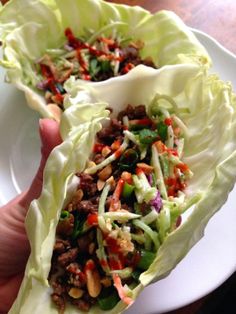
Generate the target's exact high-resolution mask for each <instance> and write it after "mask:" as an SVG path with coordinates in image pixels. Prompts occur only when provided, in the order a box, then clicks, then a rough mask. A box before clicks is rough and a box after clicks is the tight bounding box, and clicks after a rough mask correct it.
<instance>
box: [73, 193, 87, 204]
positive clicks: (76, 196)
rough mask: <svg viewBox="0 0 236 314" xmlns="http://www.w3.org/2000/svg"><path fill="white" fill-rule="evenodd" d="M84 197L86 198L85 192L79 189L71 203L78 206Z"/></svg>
mask: <svg viewBox="0 0 236 314" xmlns="http://www.w3.org/2000/svg"><path fill="white" fill-rule="evenodd" d="M83 196H84V192H83V190H81V189H78V190H77V191H76V192H75V194H74V195H73V198H72V201H71V202H72V204H73V205H76V204H78V203H79V202H80V201H81V200H82V198H83Z"/></svg>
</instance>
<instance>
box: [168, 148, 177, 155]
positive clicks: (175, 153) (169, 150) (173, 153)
mask: <svg viewBox="0 0 236 314" xmlns="http://www.w3.org/2000/svg"><path fill="white" fill-rule="evenodd" d="M166 151H167V152H168V153H169V154H171V155H174V156H179V154H178V152H177V150H175V149H172V148H167V150H166Z"/></svg>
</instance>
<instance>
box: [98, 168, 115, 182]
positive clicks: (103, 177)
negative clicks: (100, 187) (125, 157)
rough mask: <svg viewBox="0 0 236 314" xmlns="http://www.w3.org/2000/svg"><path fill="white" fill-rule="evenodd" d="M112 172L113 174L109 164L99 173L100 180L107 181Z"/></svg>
mask: <svg viewBox="0 0 236 314" xmlns="http://www.w3.org/2000/svg"><path fill="white" fill-rule="evenodd" d="M111 174H112V167H111V165H110V164H109V165H107V166H106V167H105V168H103V169H102V170H101V171H100V172H99V173H98V177H99V179H100V180H102V181H106V180H107V179H108V178H109V177H110V175H111Z"/></svg>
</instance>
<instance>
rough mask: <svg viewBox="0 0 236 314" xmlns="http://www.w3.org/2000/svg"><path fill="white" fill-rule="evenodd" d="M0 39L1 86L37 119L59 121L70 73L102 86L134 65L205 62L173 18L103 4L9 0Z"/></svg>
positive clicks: (91, 0)
mask: <svg viewBox="0 0 236 314" xmlns="http://www.w3.org/2000/svg"><path fill="white" fill-rule="evenodd" d="M0 34H1V35H0V36H1V41H2V44H3V58H2V60H1V61H0V63H1V65H2V66H3V67H4V68H6V79H7V81H9V82H10V83H13V84H14V85H16V86H17V88H19V89H20V90H22V91H24V93H25V95H26V99H27V101H28V104H29V105H30V106H31V107H32V108H33V109H35V110H37V111H39V112H40V113H41V114H42V116H43V117H54V118H55V119H58V120H59V119H60V113H61V111H63V110H64V106H63V99H64V96H65V89H64V82H65V81H66V79H67V78H69V77H70V75H74V76H76V77H77V78H80V79H85V80H92V81H100V80H104V79H107V78H109V77H113V76H118V75H123V74H125V73H127V72H128V71H129V70H131V69H132V68H133V67H135V66H136V65H138V64H140V63H144V64H146V65H149V66H154V67H157V68H160V67H163V66H165V65H168V64H182V63H194V64H204V65H206V66H209V65H210V63H211V61H210V57H209V56H208V54H207V52H206V50H205V49H204V47H203V46H202V45H201V44H200V43H199V41H198V40H197V39H196V37H195V36H194V34H193V33H192V32H191V31H190V30H189V29H188V28H187V26H186V25H185V24H184V23H183V22H182V21H181V20H180V19H179V18H178V17H177V16H176V15H175V14H174V13H173V12H169V11H160V12H157V13H155V14H151V13H150V12H148V11H146V10H144V9H142V8H141V7H129V6H126V5H118V4H111V3H107V2H105V1H102V0H89V1H84V0H70V1H63V0H36V1H35V0H34V1H32V0H12V1H10V2H9V3H8V4H7V5H5V6H4V7H3V8H2V9H1V12H0Z"/></svg>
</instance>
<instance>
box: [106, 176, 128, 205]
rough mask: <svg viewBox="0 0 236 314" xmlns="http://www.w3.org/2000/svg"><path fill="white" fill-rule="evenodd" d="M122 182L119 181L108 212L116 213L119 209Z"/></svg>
mask: <svg viewBox="0 0 236 314" xmlns="http://www.w3.org/2000/svg"><path fill="white" fill-rule="evenodd" d="M124 183H125V182H124V180H123V179H119V181H118V183H117V185H116V188H115V191H114V193H113V195H112V199H111V204H110V208H109V211H117V210H118V209H119V200H120V196H121V193H122V190H123V186H124Z"/></svg>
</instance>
